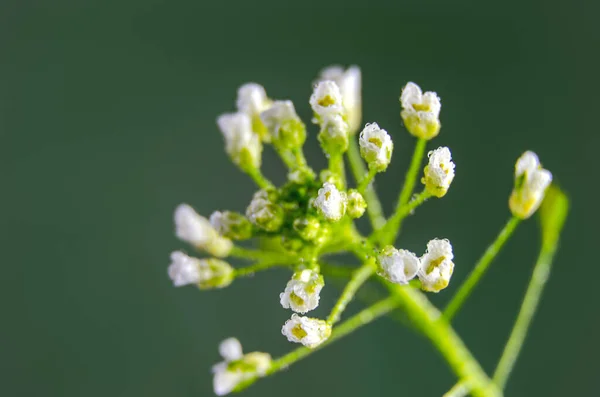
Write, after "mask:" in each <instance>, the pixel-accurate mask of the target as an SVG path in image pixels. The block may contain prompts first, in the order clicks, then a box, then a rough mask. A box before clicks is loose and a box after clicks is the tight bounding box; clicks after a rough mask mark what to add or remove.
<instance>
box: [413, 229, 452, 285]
mask: <svg viewBox="0 0 600 397" xmlns="http://www.w3.org/2000/svg"><path fill="white" fill-rule="evenodd" d="M453 258H454V255H453V254H452V245H451V244H450V241H448V240H445V239H444V240H440V239H433V240H431V241H430V242H428V243H427V252H425V254H424V255H423V256H422V257H421V269H420V270H419V279H420V280H421V289H423V290H424V291H429V292H440V291H441V290H443V289H444V288H446V287H447V286H448V283H450V277H452V272H453V271H454V263H453V262H452V259H453Z"/></svg>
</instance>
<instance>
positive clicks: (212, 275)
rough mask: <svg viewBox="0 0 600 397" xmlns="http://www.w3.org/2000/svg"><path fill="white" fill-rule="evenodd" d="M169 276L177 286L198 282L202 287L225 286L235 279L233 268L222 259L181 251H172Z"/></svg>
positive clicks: (199, 286)
mask: <svg viewBox="0 0 600 397" xmlns="http://www.w3.org/2000/svg"><path fill="white" fill-rule="evenodd" d="M168 273H169V277H170V278H171V280H173V285H174V286H175V287H181V286H184V285H188V284H196V285H197V286H198V288H200V289H211V288H223V287H227V286H228V285H229V284H231V282H232V281H233V276H234V275H233V268H232V267H231V266H230V265H229V264H228V263H227V262H224V261H222V260H220V259H215V258H208V259H198V258H194V257H191V256H188V255H186V254H184V253H183V252H181V251H175V252H173V253H171V264H170V265H169V270H168Z"/></svg>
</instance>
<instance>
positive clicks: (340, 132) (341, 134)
mask: <svg viewBox="0 0 600 397" xmlns="http://www.w3.org/2000/svg"><path fill="white" fill-rule="evenodd" d="M318 138H319V142H320V143H321V147H322V148H323V151H324V152H325V153H326V154H327V155H328V156H331V155H335V154H342V153H344V152H345V151H346V150H348V123H346V121H344V118H343V117H342V116H341V115H339V114H326V115H325V117H323V123H322V127H321V132H319V135H318Z"/></svg>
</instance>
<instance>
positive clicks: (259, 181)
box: [246, 168, 273, 189]
mask: <svg viewBox="0 0 600 397" xmlns="http://www.w3.org/2000/svg"><path fill="white" fill-rule="evenodd" d="M246 173H247V174H248V175H249V176H250V178H252V179H253V180H254V182H255V183H256V185H257V186H258V187H260V188H261V189H267V188H272V187H273V183H271V181H269V180H268V179H267V178H266V177H265V176H264V175H263V173H262V172H261V170H260V169H259V168H251V169H249V170H247V171H246Z"/></svg>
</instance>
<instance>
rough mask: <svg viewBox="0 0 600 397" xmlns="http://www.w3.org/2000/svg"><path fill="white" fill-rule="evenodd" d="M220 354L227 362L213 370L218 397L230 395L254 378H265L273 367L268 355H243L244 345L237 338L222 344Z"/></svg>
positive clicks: (258, 353)
mask: <svg viewBox="0 0 600 397" xmlns="http://www.w3.org/2000/svg"><path fill="white" fill-rule="evenodd" d="M219 352H220V354H221V356H222V357H223V359H224V360H225V361H223V362H220V363H218V364H216V365H214V366H213V368H212V372H213V374H214V378H213V389H214V392H215V394H216V395H217V396H223V395H225V394H228V393H230V392H231V391H233V389H235V387H236V386H237V385H238V384H239V383H241V382H243V381H245V380H247V379H250V378H252V377H254V376H265V374H266V372H267V370H268V369H269V367H270V366H271V356H270V355H269V354H267V353H261V352H252V353H248V354H246V355H242V345H241V344H240V342H239V341H238V340H237V339H235V338H228V339H225V340H224V341H223V342H221V344H220V345H219Z"/></svg>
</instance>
